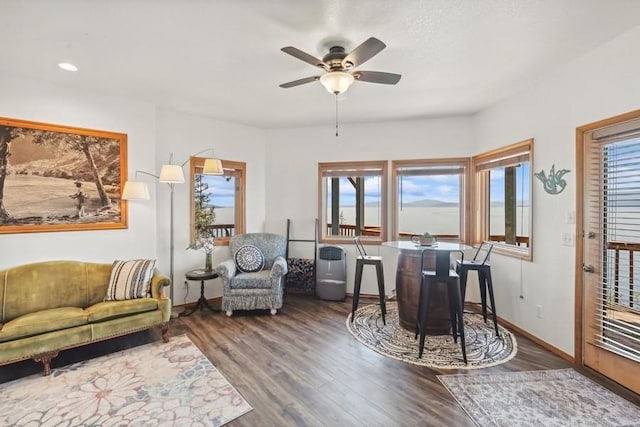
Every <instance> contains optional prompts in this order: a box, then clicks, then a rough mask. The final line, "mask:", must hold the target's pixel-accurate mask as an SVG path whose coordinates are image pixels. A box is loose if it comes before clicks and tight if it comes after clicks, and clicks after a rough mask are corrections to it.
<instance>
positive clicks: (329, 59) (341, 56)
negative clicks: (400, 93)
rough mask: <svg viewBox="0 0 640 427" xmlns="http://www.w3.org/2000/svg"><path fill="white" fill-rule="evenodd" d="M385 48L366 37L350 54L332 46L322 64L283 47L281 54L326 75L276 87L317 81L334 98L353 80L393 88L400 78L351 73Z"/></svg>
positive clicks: (397, 76)
mask: <svg viewBox="0 0 640 427" xmlns="http://www.w3.org/2000/svg"><path fill="white" fill-rule="evenodd" d="M385 47H387V45H385V44H384V43H383V42H381V41H380V40H378V39H377V38H375V37H370V38H369V39H367V40H366V41H365V42H364V43H362V44H361V45H360V46H358V47H356V48H355V49H353V50H352V51H351V52H350V53H347V52H345V49H344V47H342V46H333V47H331V48H330V49H329V53H327V54H326V55H325V56H323V57H322V60H320V59H318V58H316V57H314V56H313V55H309V54H308V53H306V52H303V51H301V50H300V49H298V48H295V47H293V46H287V47H283V48H282V49H281V50H282V51H283V52H284V53H288V54H289V55H291V56H293V57H295V58H298V59H299V60H301V61H304V62H306V63H309V64H311V65H313V66H314V67H318V68H322V69H323V70H324V71H326V72H325V73H324V74H322V75H319V76H311V77H305V78H304V79H299V80H294V81H291V82H288V83H283V84H281V85H280V87H281V88H285V89H287V88H290V87H294V86H300V85H303V84H305V83H311V82H315V81H316V80H320V83H322V85H323V86H324V87H325V88H326V89H327V90H328V91H329V92H330V93H332V94H335V95H338V94H340V93H344V92H345V91H347V90H348V89H349V87H350V86H351V84H352V83H353V82H354V81H356V80H360V81H362V82H369V83H382V84H387V85H394V84H396V83H398V81H400V77H402V76H401V75H400V74H393V73H384V72H380V71H353V69H354V68H356V67H358V66H360V65H362V64H364V63H365V62H366V61H368V60H369V59H371V58H373V57H374V56H376V55H377V54H378V53H380V52H381V51H382V49H384V48H385Z"/></svg>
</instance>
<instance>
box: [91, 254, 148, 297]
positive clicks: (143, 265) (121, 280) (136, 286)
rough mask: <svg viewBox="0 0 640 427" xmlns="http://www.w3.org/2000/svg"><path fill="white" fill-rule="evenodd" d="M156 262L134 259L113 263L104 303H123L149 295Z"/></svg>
mask: <svg viewBox="0 0 640 427" xmlns="http://www.w3.org/2000/svg"><path fill="white" fill-rule="evenodd" d="M155 265H156V260H154V259H153V260H152V259H134V260H129V261H119V260H118V261H114V262H113V264H112V266H111V277H110V278H109V286H108V288H107V296H106V297H105V298H104V300H105V301H123V300H129V299H134V298H146V297H148V296H149V295H150V293H149V291H150V289H149V285H150V284H151V277H152V276H153V268H154V267H155Z"/></svg>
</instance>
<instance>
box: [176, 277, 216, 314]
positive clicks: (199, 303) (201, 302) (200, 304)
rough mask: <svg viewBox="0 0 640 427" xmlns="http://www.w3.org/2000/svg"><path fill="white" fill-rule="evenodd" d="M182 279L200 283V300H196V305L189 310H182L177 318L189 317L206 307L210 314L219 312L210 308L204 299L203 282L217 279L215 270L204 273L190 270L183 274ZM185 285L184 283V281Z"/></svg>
mask: <svg viewBox="0 0 640 427" xmlns="http://www.w3.org/2000/svg"><path fill="white" fill-rule="evenodd" d="M184 277H185V278H186V279H187V280H196V281H197V280H199V281H200V298H198V301H197V302H196V305H195V306H193V307H192V308H191V309H190V310H186V309H185V310H184V311H182V312H181V313H180V314H179V316H181V317H182V316H189V315H191V314H192V313H193V312H194V311H196V310H197V309H198V308H199V309H200V310H202V309H203V308H204V307H207V308H208V309H209V310H211V311H212V312H214V313H215V312H216V311H219V310H216V309H214V308H213V307H211V306H210V305H209V301H207V299H206V298H205V297H204V281H205V280H211V279H217V278H218V273H216V272H215V270H212V271H205V270H202V269H200V270H191V271H187V272H186V273H185V274H184ZM185 284H186V281H185Z"/></svg>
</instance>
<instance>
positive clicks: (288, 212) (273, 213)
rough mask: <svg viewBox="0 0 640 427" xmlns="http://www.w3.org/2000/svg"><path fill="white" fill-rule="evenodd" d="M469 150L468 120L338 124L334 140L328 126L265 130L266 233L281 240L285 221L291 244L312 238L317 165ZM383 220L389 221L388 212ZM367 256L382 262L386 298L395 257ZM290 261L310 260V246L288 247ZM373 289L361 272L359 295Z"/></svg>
mask: <svg viewBox="0 0 640 427" xmlns="http://www.w3.org/2000/svg"><path fill="white" fill-rule="evenodd" d="M472 144H473V133H472V118H471V117H459V118H442V119H431V120H413V121H401V122H386V123H361V124H341V125H340V136H339V137H336V136H335V133H334V128H333V127H332V126H323V127H314V128H299V129H274V130H270V131H269V132H268V146H269V150H268V152H267V165H268V170H267V185H266V197H267V201H268V203H267V207H266V209H267V210H266V217H267V223H266V228H267V230H268V231H271V232H274V233H281V234H285V232H286V220H287V218H290V219H291V228H292V233H291V237H292V238H295V239H309V238H313V223H314V219H315V218H316V217H317V216H318V207H317V206H318V162H332V161H364V160H389V161H391V160H404V159H424V158H427V159H429V158H440V157H466V156H468V155H469V151H470V147H471V146H472ZM390 167H391V164H389V168H390ZM389 197H391V194H389ZM388 218H389V221H391V215H390V212H389V214H388ZM345 249H346V251H347V292H352V291H353V279H354V277H355V253H354V251H355V249H354V246H353V245H346V246H345ZM367 250H368V251H370V253H371V254H372V255H375V254H380V255H382V256H384V258H385V260H384V270H385V287H386V290H387V292H390V291H391V289H393V288H394V283H395V265H396V261H397V253H396V251H394V250H391V249H388V248H383V247H380V246H371V247H368V248H367ZM290 255H291V256H295V257H300V258H313V244H310V243H309V244H307V243H298V244H292V245H291V253H290ZM376 283H377V282H376V281H375V273H374V269H369V268H365V269H364V274H363V281H362V292H363V293H368V294H377V292H378V290H377V285H376Z"/></svg>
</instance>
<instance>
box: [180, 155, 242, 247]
mask: <svg viewBox="0 0 640 427" xmlns="http://www.w3.org/2000/svg"><path fill="white" fill-rule="evenodd" d="M204 161H205V159H204V158H202V157H192V158H191V241H192V242H193V241H194V240H195V239H196V238H198V237H215V238H216V244H228V241H229V238H230V237H231V236H234V235H236V234H242V233H244V232H245V230H244V222H245V221H244V218H245V212H244V200H245V188H244V182H245V172H246V164H245V163H244V162H233V161H229V160H222V167H223V169H224V175H204V174H203V173H202V168H203V166H204Z"/></svg>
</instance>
